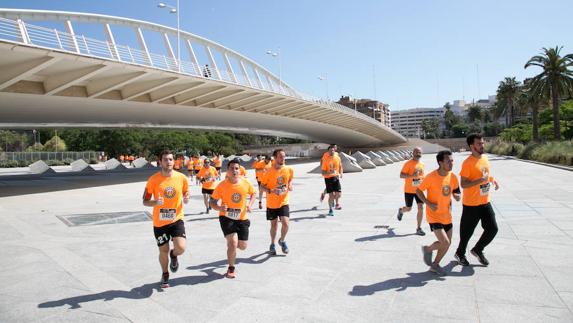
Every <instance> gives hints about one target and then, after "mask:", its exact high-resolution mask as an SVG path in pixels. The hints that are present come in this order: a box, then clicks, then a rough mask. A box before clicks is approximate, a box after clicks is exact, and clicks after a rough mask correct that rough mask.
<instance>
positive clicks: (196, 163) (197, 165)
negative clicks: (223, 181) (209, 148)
mask: <svg viewBox="0 0 573 323" xmlns="http://www.w3.org/2000/svg"><path fill="white" fill-rule="evenodd" d="M201 168H203V159H202V158H200V157H199V156H198V155H195V156H193V170H194V171H195V184H196V185H199V179H198V178H197V174H198V173H199V171H200V170H201Z"/></svg>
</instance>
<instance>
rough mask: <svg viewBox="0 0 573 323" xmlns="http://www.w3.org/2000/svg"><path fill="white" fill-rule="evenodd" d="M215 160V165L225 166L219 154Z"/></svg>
mask: <svg viewBox="0 0 573 323" xmlns="http://www.w3.org/2000/svg"><path fill="white" fill-rule="evenodd" d="M213 161H214V162H215V167H221V166H223V160H222V159H221V158H219V156H215V158H214V159H213Z"/></svg>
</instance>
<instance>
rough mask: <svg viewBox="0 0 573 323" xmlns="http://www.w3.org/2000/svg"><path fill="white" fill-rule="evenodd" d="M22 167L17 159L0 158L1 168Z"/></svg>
mask: <svg viewBox="0 0 573 323" xmlns="http://www.w3.org/2000/svg"><path fill="white" fill-rule="evenodd" d="M12 167H20V166H19V164H18V161H17V160H0V168H12Z"/></svg>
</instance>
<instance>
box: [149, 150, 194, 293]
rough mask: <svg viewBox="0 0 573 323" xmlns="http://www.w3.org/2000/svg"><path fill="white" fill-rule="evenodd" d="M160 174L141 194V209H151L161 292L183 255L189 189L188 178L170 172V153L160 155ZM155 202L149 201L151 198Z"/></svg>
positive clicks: (167, 285)
mask: <svg viewBox="0 0 573 323" xmlns="http://www.w3.org/2000/svg"><path fill="white" fill-rule="evenodd" d="M160 156H161V170H160V171H159V172H157V173H155V174H154V175H152V176H151V177H150V178H149V180H148V181H147V185H146V186H145V191H144V192H143V205H145V206H150V207H153V232H154V234H155V239H156V240H157V246H158V247H159V264H160V265H161V270H162V273H163V274H162V276H161V282H160V284H161V288H167V287H169V272H168V270H167V264H168V261H169V258H170V259H171V263H170V264H169V269H171V272H173V273H174V272H176V271H177V269H179V261H178V260H177V256H180V255H182V254H183V252H185V238H186V236H185V224H184V223H183V206H182V204H181V201H183V203H185V204H187V203H188V202H189V195H190V194H189V186H188V183H187V177H186V176H185V175H183V174H181V173H179V172H175V171H173V163H174V161H173V153H172V152H171V151H169V150H165V151H162V152H161V154H160ZM152 197H154V198H155V199H154V200H152V199H151V198H152ZM169 240H172V241H173V249H171V250H170V249H169Z"/></svg>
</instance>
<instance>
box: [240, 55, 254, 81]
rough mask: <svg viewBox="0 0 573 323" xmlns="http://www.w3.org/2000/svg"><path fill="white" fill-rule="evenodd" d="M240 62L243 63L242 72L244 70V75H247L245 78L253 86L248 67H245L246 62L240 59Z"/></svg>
mask: <svg viewBox="0 0 573 323" xmlns="http://www.w3.org/2000/svg"><path fill="white" fill-rule="evenodd" d="M239 64H240V65H241V72H243V75H244V76H245V79H246V80H247V84H248V85H249V86H250V87H252V86H253V83H252V82H251V79H250V78H249V73H247V68H246V67H245V62H243V61H242V60H240V61H239Z"/></svg>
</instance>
